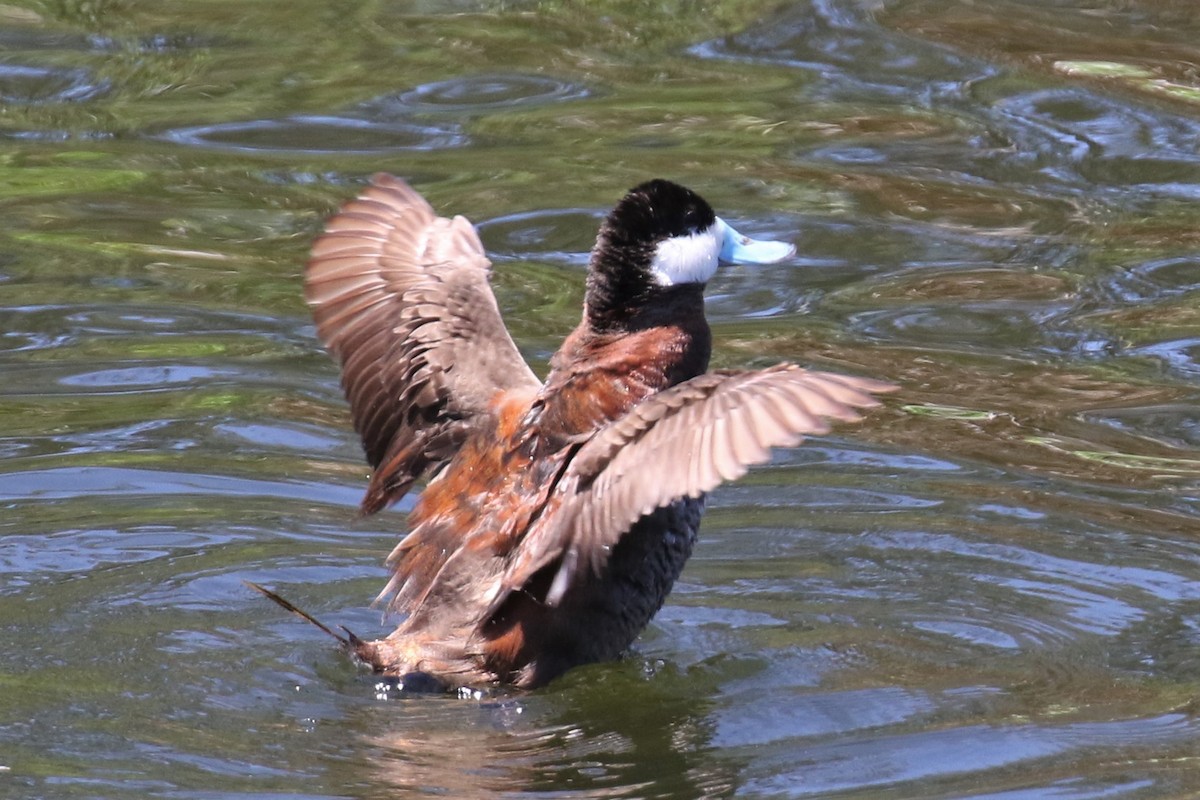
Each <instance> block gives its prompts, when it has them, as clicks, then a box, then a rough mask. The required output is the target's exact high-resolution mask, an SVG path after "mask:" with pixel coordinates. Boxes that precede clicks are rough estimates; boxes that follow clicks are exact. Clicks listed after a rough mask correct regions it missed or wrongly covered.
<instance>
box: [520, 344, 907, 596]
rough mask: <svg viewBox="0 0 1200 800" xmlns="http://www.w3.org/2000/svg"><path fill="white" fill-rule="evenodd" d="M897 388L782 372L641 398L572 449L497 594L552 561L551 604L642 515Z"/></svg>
mask: <svg viewBox="0 0 1200 800" xmlns="http://www.w3.org/2000/svg"><path fill="white" fill-rule="evenodd" d="M896 388H897V387H895V386H892V385H891V384H887V383H883V382H881V381H874V380H868V379H865V378H856V377H851V376H845V375H834V374H831V373H826V372H812V371H809V370H805V369H802V368H800V367H798V366H795V365H792V364H784V365H780V366H777V367H772V368H770V369H765V370H758V371H754V372H713V373H708V374H705V375H701V376H698V377H696V378H693V379H691V380H690V381H686V382H684V383H682V384H680V385H678V386H675V387H673V388H671V389H667V390H665V391H663V392H661V393H659V394H657V395H655V396H653V397H651V398H649V399H647V400H646V401H644V402H643V403H641V404H640V405H638V406H637V407H636V408H634V409H633V410H631V411H630V412H629V413H628V414H626V415H625V416H624V417H622V418H620V419H618V420H616V421H615V422H613V423H611V424H610V425H608V426H607V427H605V428H603V429H601V430H600V431H599V432H598V433H597V434H596V435H595V436H594V437H593V438H592V439H590V440H589V441H588V442H587V443H586V444H584V445H583V446H582V447H581V448H580V450H579V452H578V453H577V454H576V456H575V458H574V459H573V460H572V461H571V464H570V465H569V466H568V468H567V470H566V472H565V473H564V476H563V480H562V481H561V483H560V484H559V487H560V488H559V493H560V495H561V498H560V499H561V503H560V505H559V507H558V510H557V513H556V514H554V515H552V516H551V517H550V518H549V519H548V520H547V521H546V523H545V524H543V525H540V526H537V527H535V528H534V529H533V530H532V531H531V532H530V534H529V538H528V539H527V540H526V542H525V543H524V544H523V545H522V547H521V548H520V549H519V553H518V555H517V557H516V558H515V559H514V561H513V563H512V564H511V565H510V567H509V570H508V572H507V573H506V576H505V579H504V581H503V587H504V589H505V590H506V591H512V590H514V589H517V588H519V587H521V586H523V585H524V584H525V582H526V581H527V580H528V579H529V578H530V577H531V576H532V575H533V574H534V573H535V572H536V571H537V570H539V569H541V568H543V567H545V566H547V565H548V564H552V563H554V562H555V561H560V560H561V567H560V574H558V575H556V577H555V580H554V581H553V583H552V586H553V587H554V588H553V590H552V592H551V594H550V596H548V597H547V602H550V603H552V604H553V603H556V602H557V601H558V600H560V599H561V597H562V593H563V592H565V591H566V589H567V588H568V587H569V586H570V584H571V583H572V582H574V581H576V580H578V579H579V578H580V577H581V575H582V574H583V571H584V570H587V569H590V570H599V569H601V568H602V567H603V565H604V564H605V562H606V560H607V558H608V553H609V552H611V549H612V547H613V546H614V545H616V543H617V542H618V541H619V540H620V538H621V536H623V535H624V534H625V533H626V532H627V531H628V530H629V529H630V528H631V527H632V526H633V524H634V523H635V522H636V521H637V520H638V519H640V518H641V517H643V516H645V515H646V514H649V513H651V512H652V511H654V510H655V509H656V508H660V507H663V506H667V505H669V504H671V503H673V502H675V501H677V500H680V499H682V498H684V497H699V496H701V495H703V494H704V493H705V492H708V491H710V490H712V489H714V488H716V487H717V486H718V485H719V484H720V483H721V482H723V481H728V480H734V479H736V478H739V477H741V476H742V475H744V474H745V473H746V471H747V470H748V469H749V468H750V466H752V465H754V464H760V463H763V462H765V461H767V460H768V459H769V458H770V449H771V448H773V447H789V446H794V445H797V444H799V443H800V442H801V441H802V440H803V438H804V437H806V436H810V435H815V434H822V433H825V432H827V431H828V430H829V424H828V422H827V420H828V419H835V420H840V421H846V422H851V421H855V420H858V419H859V415H858V414H857V412H856V409H866V408H872V407H875V406H877V405H879V401H878V400H876V399H875V398H874V397H872V395H873V394H877V393H883V392H890V391H894V390H895V389H896ZM501 599H502V598H501Z"/></svg>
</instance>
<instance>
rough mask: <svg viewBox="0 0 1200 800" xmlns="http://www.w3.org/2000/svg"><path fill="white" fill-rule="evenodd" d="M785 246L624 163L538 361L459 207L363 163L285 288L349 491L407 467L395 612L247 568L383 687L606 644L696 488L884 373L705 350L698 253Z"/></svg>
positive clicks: (711, 270)
mask: <svg viewBox="0 0 1200 800" xmlns="http://www.w3.org/2000/svg"><path fill="white" fill-rule="evenodd" d="M794 254H795V248H794V247H793V246H792V245H791V244H789V243H786V242H777V241H769V240H755V239H751V238H749V237H747V236H743V235H742V234H740V233H738V232H737V231H736V230H735V229H734V228H733V227H732V226H731V225H729V224H728V223H727V222H726V221H724V220H723V219H721V218H720V217H718V216H716V214H715V213H714V211H713V209H712V207H711V206H710V205H709V204H708V203H707V202H706V201H705V200H704V199H703V198H702V197H700V195H698V194H696V193H695V192H693V191H692V190H690V189H687V188H685V187H683V186H681V185H679V184H677V183H674V182H672V181H669V180H665V179H661V178H659V179H654V180H650V181H647V182H644V183H642V184H640V185H638V186H636V187H634V188H633V189H631V190H629V192H628V193H626V194H625V195H624V197H622V198H621V200H620V201H619V202H618V203H617V204H616V205H615V206H614V207H613V209H612V210H611V211H610V212H609V213H608V214H607V216H606V217H605V218H604V220H603V222H602V224H601V225H600V229H599V233H598V235H597V237H596V243H595V246H594V247H593V248H592V250H591V254H590V258H589V262H588V268H587V278H586V283H585V295H584V300H583V313H582V318H581V320H580V322H579V324H578V326H577V327H576V328H575V329H574V330H573V331H572V332H571V333H570V334H569V335H568V336H567V337H566V339H565V340H564V342H563V343H562V346H561V347H560V348H559V349H558V351H557V352H556V353H555V354H554V355H553V357H552V358H551V359H550V362H549V373H548V375H547V376H546V378H545V380H540V379H539V378H538V377H537V376H536V375H535V374H534V372H533V370H532V369H531V368H530V367H529V366H528V364H527V363H526V361H525V359H524V358H523V357H522V355H521V353H520V351H519V350H518V348H517V346H516V344H515V343H514V341H513V339H512V337H511V336H510V334H509V332H508V330H507V328H506V327H505V324H504V321H503V319H502V317H501V313H500V310H499V306H498V304H497V301H496V298H495V295H494V294H493V292H492V290H491V286H490V271H491V262H490V261H489V259H488V258H487V255H486V254H485V251H484V248H483V245H482V243H481V242H480V239H479V236H478V234H477V232H476V230H475V228H474V227H473V226H472V224H471V223H470V222H469V221H468V220H466V219H465V218H464V217H462V216H454V217H451V218H447V217H443V216H439V215H438V213H437V212H436V211H434V209H433V207H432V206H431V205H430V204H429V203H428V202H427V201H426V200H425V199H424V198H423V197H422V196H421V195H420V194H418V193H417V192H416V191H415V190H414V189H412V188H411V187H410V186H409V185H408V184H407V183H405V182H404V181H403V180H401V179H399V178H396V177H393V176H391V175H388V174H377V175H375V176H374V177H372V178H371V179H370V183H369V185H368V186H367V187H366V188H365V190H364V191H362V193H361V194H360V195H359V196H358V197H357V198H355V199H353V200H351V201H350V202H348V203H347V204H345V205H344V206H343V207H342V208H341V210H340V211H339V212H338V213H337V214H336V215H335V216H334V217H333V218H332V219H330V220H329V221H328V223H327V224H326V226H325V229H324V232H323V233H322V234H321V235H320V237H319V238H318V239H317V240H316V241H315V243H314V244H313V246H312V253H311V259H310V260H309V262H308V265H307V268H306V270H305V276H304V291H305V297H306V299H307V301H308V304H309V305H310V307H311V310H312V314H313V318H314V320H315V322H316V330H317V333H318V336H319V338H320V339H321V340H322V341H323V343H324V344H325V346H326V348H327V349H328V350H329V352H330V353H331V354H332V355H333V356H334V357H335V358H336V359H337V361H338V362H339V363H340V366H341V385H342V388H343V390H344V392H345V395H346V398H347V400H348V401H349V406H350V414H351V417H352V419H353V422H354V427H355V429H356V431H357V433H358V436H359V437H360V439H361V441H362V446H363V449H364V451H365V454H366V460H367V462H368V463H369V465H370V467H371V470H372V472H371V476H370V479H369V482H368V485H367V488H366V493H365V496H364V497H363V500H362V504H361V512H362V513H363V514H375V513H377V512H379V511H381V510H383V509H384V508H386V507H388V506H390V505H392V504H394V503H395V502H396V501H398V500H400V499H401V498H403V497H404V496H406V495H407V494H408V493H409V491H410V490H411V489H412V488H413V486H414V485H415V484H416V483H417V482H418V481H420V480H422V479H425V480H426V483H425V486H424V489H423V491H422V492H421V494H420V496H419V497H418V498H417V499H416V501H415V504H414V506H413V508H412V510H411V512H410V513H409V515H408V533H407V535H406V536H404V537H403V538H401V539H400V541H399V543H398V544H397V545H396V546H395V549H394V550H393V551H392V552H391V554H390V556H388V558H387V562H386V563H387V566H388V568H389V570H390V578H389V580H388V582H387V585H386V586H385V587H384V589H383V591H382V592H381V593H380V595H379V598H377V602H378V603H381V604H384V605H385V606H386V608H387V609H388V610H389V611H392V612H397V613H398V614H400V615H402V619H401V621H400V622H399V624H398V625H397V626H396V628H395V630H394V631H393V632H392V633H391V634H390V635H388V636H386V637H384V638H381V639H378V640H374V641H365V640H363V639H361V638H359V637H357V636H355V635H354V634H353V633H350V632H349V631H348V630H346V629H345V628H343V629H342V631H343V633H337V632H334V631H333V630H331V629H330V628H328V627H326V626H325V625H324V624H322V623H321V622H319V621H317V620H316V619H314V618H313V617H311V616H310V615H308V614H307V613H305V612H303V611H301V610H300V609H298V608H296V607H295V606H293V605H291V604H290V603H289V602H287V601H286V600H284V599H283V598H281V597H279V596H278V595H277V594H275V593H274V592H272V591H271V590H268V589H265V588H263V587H260V586H257V585H253V584H252V586H254V588H256V589H257V590H259V591H261V592H263V593H264V594H266V595H267V596H268V597H271V599H273V600H275V601H276V602H278V603H280V604H281V605H283V606H284V607H285V608H287V609H288V610H289V611H293V612H295V613H297V614H300V615H301V616H302V617H304V618H305V619H307V620H308V621H310V622H312V623H314V624H316V625H318V626H319V627H321V629H322V630H324V631H326V632H327V633H329V634H330V635H331V636H334V637H335V638H337V639H338V640H339V642H340V643H341V645H342V646H343V647H344V648H345V649H346V650H347V651H348V652H350V653H351V654H352V655H353V656H354V657H355V658H357V659H358V660H359V661H360V662H362V663H363V664H365V665H366V666H367V667H368V668H369V669H370V670H371V671H372V672H374V673H375V674H377V675H380V676H384V677H386V678H390V679H393V680H394V681H395V682H396V684H397V685H398V686H399V687H400V688H402V689H403V688H404V687H412V688H414V689H417V690H421V691H448V690H456V689H458V690H462V689H465V688H469V687H484V686H511V687H517V688H524V689H532V688H537V687H541V686H544V685H545V684H547V683H549V682H550V681H552V680H554V679H555V678H557V677H559V676H560V675H562V674H563V673H565V672H567V671H568V670H570V669H572V668H573V667H576V666H579V665H583V664H588V663H594V662H603V661H611V660H615V659H617V658H619V657H620V656H621V655H622V654H624V653H625V652H626V651H627V650H628V649H629V648H630V646H631V645H632V644H633V642H634V641H635V639H636V638H637V637H638V635H639V634H640V633H641V632H642V631H643V629H645V628H646V626H647V625H648V624H649V622H650V620H651V619H652V617H653V616H654V615H655V614H656V613H657V612H658V611H659V609H660V608H661V607H662V605H663V602H664V601H665V600H666V598H667V595H668V593H669V592H670V591H671V588H672V586H673V585H674V583H675V581H676V579H677V578H678V577H679V575H680V573H681V571H682V569H683V566H684V563H685V562H686V561H687V560H688V558H689V556H690V555H691V554H692V550H693V547H694V546H695V543H696V540H697V535H698V531H699V527H700V521H701V517H702V515H703V512H704V503H705V495H706V493H708V492H710V491H712V490H713V489H715V488H716V487H717V486H718V485H719V484H721V483H722V482H725V481H729V480H734V479H736V478H738V477H740V476H742V475H743V474H745V473H746V472H747V470H748V469H749V468H750V467H751V466H753V465H756V464H761V463H764V462H766V461H768V460H769V459H770V457H771V449H772V448H779V447H794V446H796V445H798V444H800V442H801V441H802V440H803V439H804V438H805V437H808V436H813V435H821V434H824V433H827V432H828V431H829V429H830V423H831V422H832V421H839V422H847V423H849V422H855V421H858V420H859V419H860V413H859V412H860V411H862V410H864V409H870V408H874V407H876V406H878V405H879V399H878V398H877V397H876V395H879V394H882V393H887V392H891V391H893V390H895V389H896V388H897V387H896V386H894V385H893V384H891V383H887V382H884V381H880V380H875V379H872V378H866V377H858V376H852V375H843V374H835V373H831V372H823V371H815V370H811V369H806V368H804V367H801V366H798V365H796V364H792V363H783V364H778V365H775V366H769V367H766V368H760V369H748V370H716V371H709V369H708V366H709V359H710V355H711V353H712V333H711V330H710V328H709V325H708V322H707V320H706V318H705V313H704V289H705V286H706V284H707V283H708V281H709V280H710V279H711V278H712V277H713V275H714V274H715V273H716V271H717V269H718V267H719V265H720V264H722V263H734V264H764V263H773V262H779V261H783V260H785V259H788V258H790V257H792V256H793V255H794Z"/></svg>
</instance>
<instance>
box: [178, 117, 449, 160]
mask: <svg viewBox="0 0 1200 800" xmlns="http://www.w3.org/2000/svg"><path fill="white" fill-rule="evenodd" d="M157 138H160V139H165V140H167V141H170V142H174V143H175V144H182V145H186V146H189V147H202V148H206V149H211V150H229V151H235V152H253V153H272V152H274V153H310V154H329V153H341V154H347V155H353V154H359V155H367V154H372V153H388V152H399V151H405V150H444V149H448V148H452V147H462V146H463V145H465V144H466V143H467V136H466V134H464V133H463V132H462V131H461V130H460V129H459V127H458V126H457V125H452V124H437V125H435V124H430V123H417V122H406V121H400V120H391V121H377V120H372V119H364V118H362V117H357V116H349V115H345V116H323V115H295V116H291V117H285V118H283V119H259V120H248V121H242V122H220V123H215V124H212V125H194V126H190V127H186V128H175V129H172V130H169V131H166V132H164V133H161V134H159V135H158V137H157Z"/></svg>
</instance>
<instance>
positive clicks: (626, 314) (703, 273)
mask: <svg viewBox="0 0 1200 800" xmlns="http://www.w3.org/2000/svg"><path fill="white" fill-rule="evenodd" d="M719 227H720V226H719V225H718V220H717V217H716V215H715V214H714V213H713V210H712V207H711V206H709V204H708V203H707V202H705V200H704V198H703V197H701V196H700V195H698V194H696V193H695V192H693V191H692V190H691V189H687V188H685V187H683V186H680V185H679V184H677V183H672V182H671V181H667V180H662V179H661V178H660V179H655V180H652V181H647V182H646V183H643V184H641V185H640V186H636V187H634V188H633V189H631V190H630V191H629V193H628V194H626V195H625V197H624V198H622V199H621V201H620V202H619V203H617V205H616V206H615V207H614V208H613V210H612V211H610V212H609V214H608V216H607V217H606V218H605V220H604V224H602V225H601V226H600V233H599V235H598V236H597V237H596V246H595V247H594V248H593V249H592V257H591V262H590V264H589V269H588V279H587V298H586V301H585V313H586V314H587V317H588V319H589V321H590V322H591V324H592V326H593V327H594V328H596V329H605V328H611V327H614V326H619V325H620V324H621V323H622V322H623V321H624V320H627V319H629V318H630V317H631V316H633V315H635V314H636V313H637V311H638V310H639V309H641V308H644V307H645V306H646V305H647V304H648V303H652V302H654V300H655V299H656V297H657V296H658V295H659V294H661V293H662V292H664V291H670V290H672V289H675V288H676V287H678V286H680V285H693V286H698V287H701V288H702V287H703V286H704V284H705V283H706V282H707V281H708V279H709V278H711V277H712V275H713V273H714V272H715V271H716V268H717V256H718V254H719V253H720V250H721V235H720V230H719Z"/></svg>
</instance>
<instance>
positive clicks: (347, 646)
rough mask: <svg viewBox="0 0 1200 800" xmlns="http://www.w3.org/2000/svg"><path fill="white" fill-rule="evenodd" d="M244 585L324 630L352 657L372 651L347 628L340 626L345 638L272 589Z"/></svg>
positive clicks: (256, 585)
mask: <svg viewBox="0 0 1200 800" xmlns="http://www.w3.org/2000/svg"><path fill="white" fill-rule="evenodd" d="M242 583H244V584H246V585H247V586H249V587H250V588H251V589H253V590H254V591H256V592H258V593H259V594H263V595H266V596H267V597H268V598H269V599H271V600H274V601H275V603H276V604H277V605H279V606H280V607H281V608H283V609H284V610H286V611H290V612H292V613H293V614H295V615H296V616H298V617H300V619H302V620H304V621H306V622H310V623H312V624H313V625H316V626H317V627H318V628H320V629H321V630H323V631H324V632H325V633H327V634H329V635H330V636H332V637H333V638H334V639H337V641H338V644H340V645H341V646H342V649H343V650H345V651H346V652H347V653H350V654H351V655H356V656H359V657H360V658H361V657H362V655H363V653H364V652H366V651H368V650H369V649H370V646H369V645H368V644H367V643H366V642H364V641H363V640H362V639H360V638H358V637H357V636H355V635H354V632H353V631H351V630H350V629H349V628H347V627H346V626H344V625H338V627H339V628H341V629H342V630H343V631H344V632H345V634H346V635H345V636H343V635H342V634H340V633H338V632H337V631H335V630H333V629H332V628H330V627H329V626H328V625H326V624H325V623H323V622H321V621H320V620H319V619H317V618H316V617H314V616H313V615H312V614H309V613H308V612H307V611H303V610H301V609H299V608H296V606H294V605H292V604H291V603H289V602H288V601H287V600H284V599H283V598H282V597H280V596H279V595H277V594H275V593H274V592H272V591H271V590H270V589H267V588H265V587H262V586H259V585H258V584H257V583H253V582H251V581H242Z"/></svg>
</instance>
